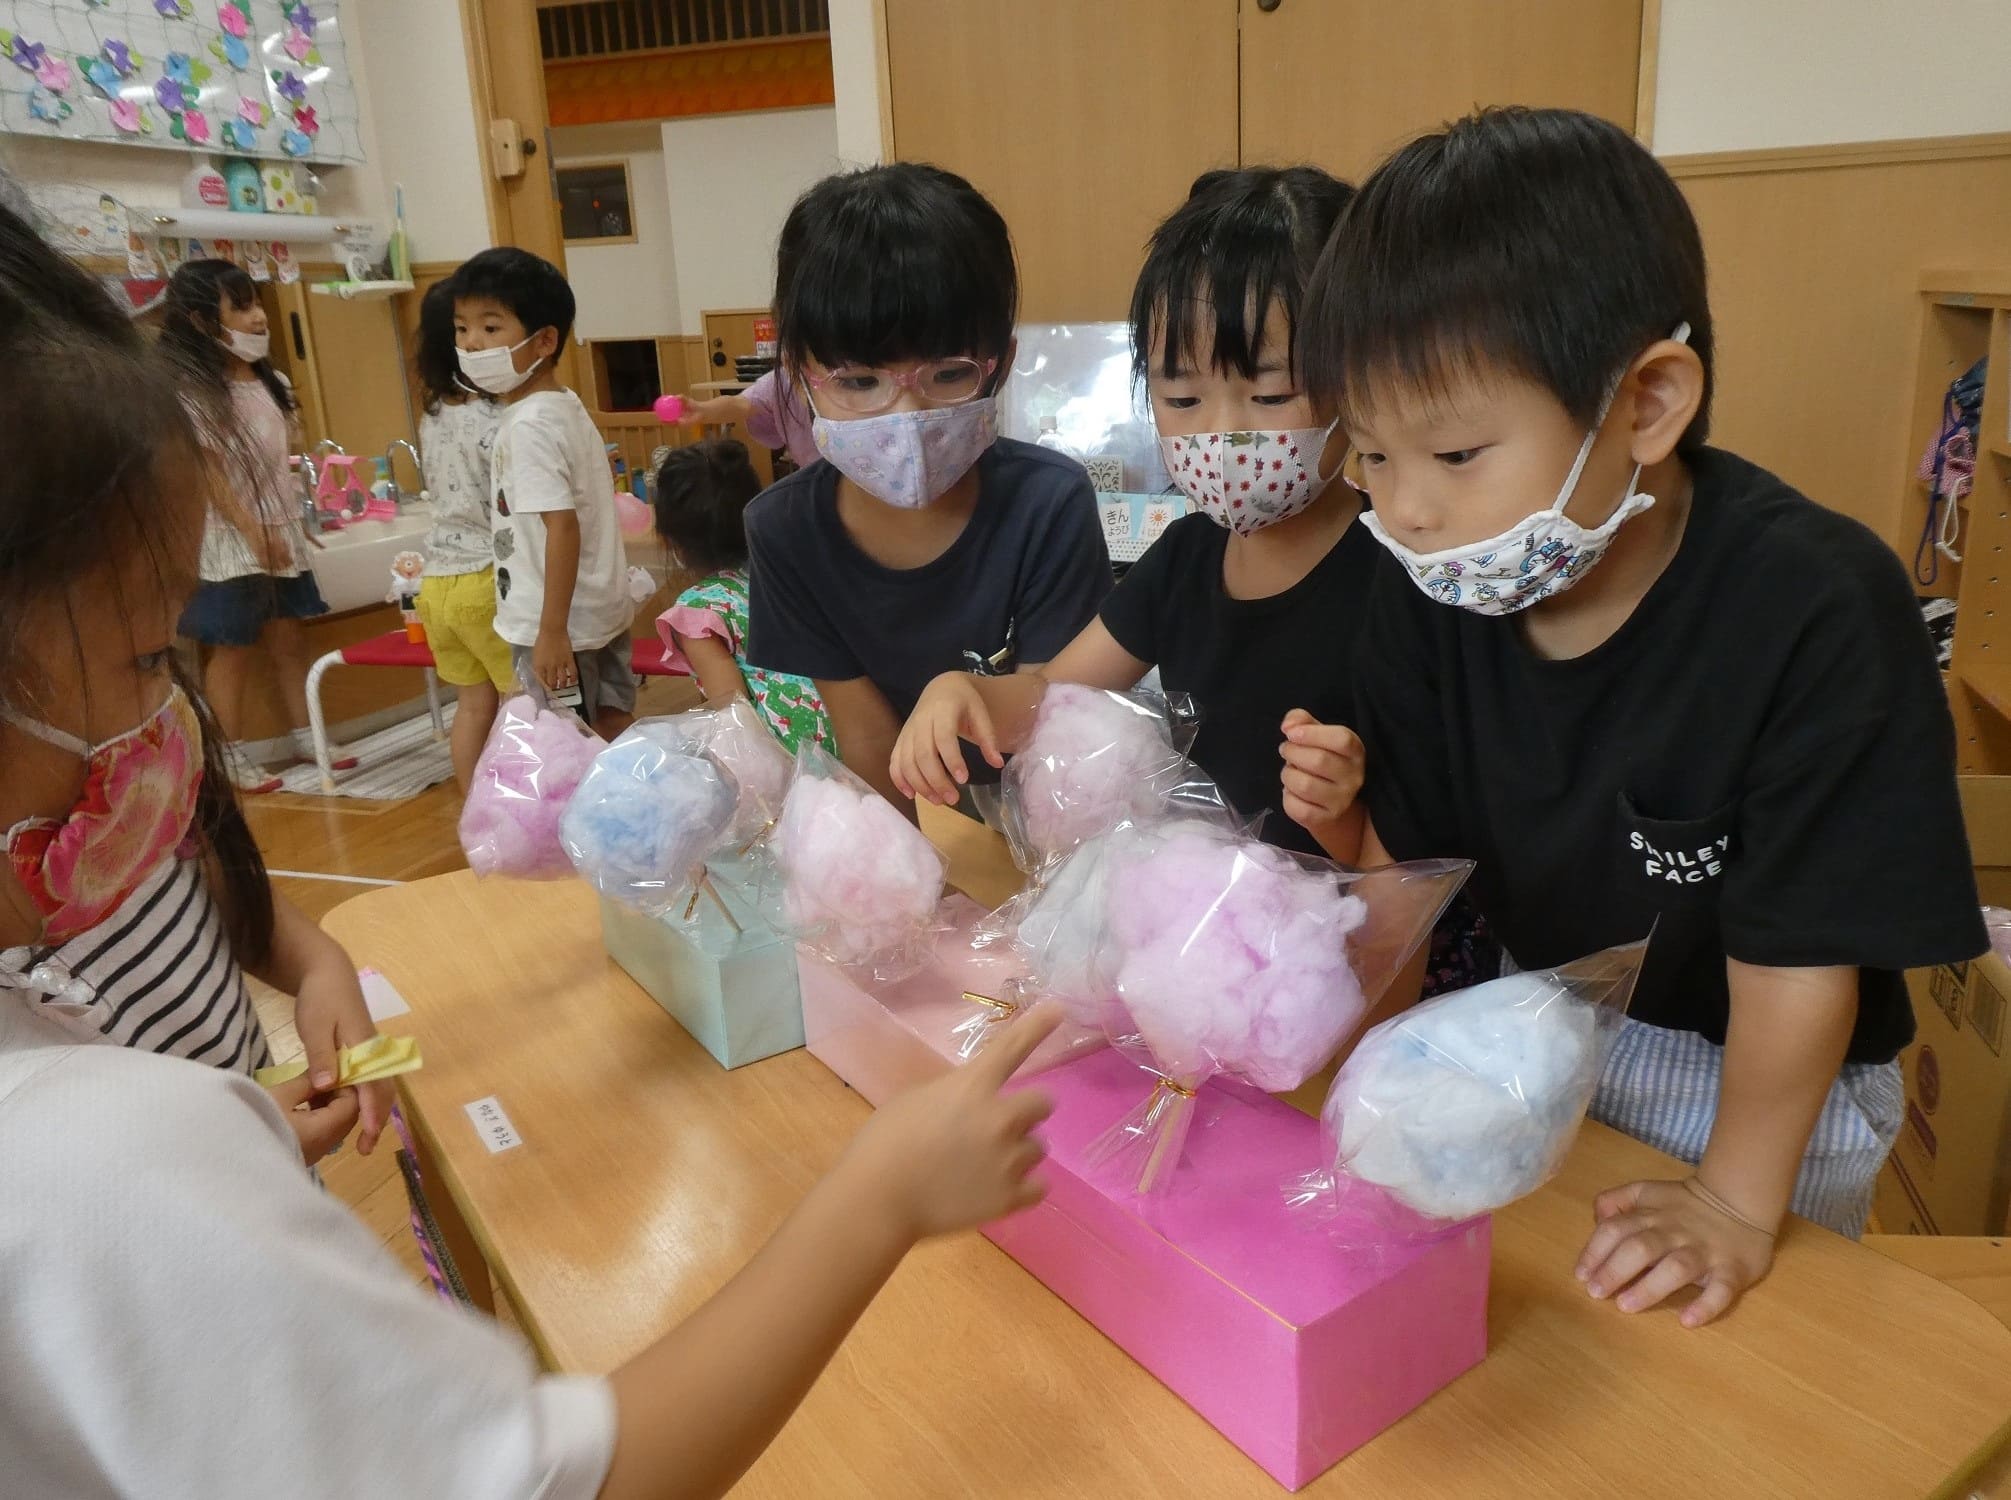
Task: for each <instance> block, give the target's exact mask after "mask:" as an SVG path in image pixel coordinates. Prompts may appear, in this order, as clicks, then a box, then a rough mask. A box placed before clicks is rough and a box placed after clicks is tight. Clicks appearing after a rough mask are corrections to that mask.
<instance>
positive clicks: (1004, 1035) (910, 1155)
mask: <svg viewBox="0 0 2011 1500" xmlns="http://www.w3.org/2000/svg"><path fill="white" fill-rule="evenodd" d="M1060 1021H1061V1010H1060V1007H1058V1006H1055V1005H1052V1004H1048V1005H1039V1006H1036V1007H1034V1009H1033V1010H1032V1011H1030V1012H1029V1013H1028V1014H1026V1015H1024V1016H1021V1017H1020V1018H1019V1019H1018V1020H1017V1021H1014V1022H1013V1023H1012V1024H1011V1025H1009V1026H1007V1027H1006V1028H1005V1029H1004V1030H1003V1031H1001V1032H1000V1033H999V1034H998V1035H997V1036H995V1037H993V1038H992V1040H991V1042H990V1044H989V1045H988V1046H986V1048H985V1050H984V1051H982V1052H980V1053H979V1054H978V1055H977V1056H976V1057H975V1058H973V1059H972V1060H971V1061H970V1062H968V1063H966V1064H964V1065H963V1066H962V1067H958V1068H952V1069H951V1070H950V1072H949V1073H948V1074H946V1075H945V1076H944V1077H941V1078H938V1079H936V1080H935V1081H934V1082H932V1083H927V1084H924V1085H922V1086H921V1087H920V1088H916V1089H911V1090H909V1091H908V1092H907V1093H905V1094H902V1095H901V1096H900V1097H899V1098H896V1099H893V1100H891V1101H889V1103H888V1104H887V1105H886V1107H885V1108H883V1109H881V1110H880V1112H879V1113H878V1114H876V1115H874V1116H873V1118H872V1119H871V1120H870V1121H868V1122H867V1124H866V1128H865V1129H864V1130H861V1131H860V1132H859V1135H858V1138H857V1139H856V1140H855V1141H853V1143H852V1148H851V1150H850V1151H849V1152H848V1153H847V1155H846V1157H845V1160H844V1161H843V1162H842V1163H841V1164H840V1166H839V1169H838V1170H839V1171H840V1172H851V1173H856V1174H858V1183H859V1187H860V1189H861V1190H862V1192H863V1193H865V1194H866V1195H867V1196H869V1197H871V1198H874V1199H876V1200H877V1203H878V1207H877V1208H876V1210H875V1211H877V1212H884V1213H887V1214H890V1215H891V1216H892V1222H893V1225H894V1227H895V1228H896V1229H897V1230H898V1231H899V1232H900V1233H901V1234H902V1235H903V1236H905V1237H907V1238H912V1239H917V1240H919V1239H925V1238H927V1237H928V1236H930V1235H937V1234H951V1233H954V1232H955V1231H957V1230H959V1229H969V1228H972V1227H974V1226H975V1225H978V1224H987V1223H990V1222H991V1221H992V1220H994V1219H1000V1218H1003V1217H1005V1216H1006V1215H1007V1214H1010V1213H1016V1212H1017V1211H1018V1210H1020V1209H1022V1208H1031V1207H1032V1206H1033V1205H1034V1204H1036V1203H1038V1202H1040V1200H1041V1199H1042V1198H1043V1197H1044V1196H1046V1191H1047V1190H1046V1189H1045V1188H1044V1187H1042V1186H1041V1185H1040V1184H1039V1183H1035V1182H1029V1181H1028V1180H1027V1174H1028V1173H1030V1172H1032V1171H1033V1169H1034V1168H1035V1167H1037V1166H1038V1165H1040V1163H1041V1160H1042V1159H1043V1158H1044V1157H1045V1156H1046V1155H1047V1151H1046V1148H1044V1147H1043V1146H1042V1145H1041V1144H1040V1142H1039V1141H1037V1140H1035V1139H1033V1137H1032V1136H1031V1135H1030V1134H1029V1132H1030V1131H1032V1129H1033V1128H1034V1127H1035V1126H1036V1125H1038V1124H1040V1122H1041V1121H1042V1120H1045V1119H1046V1118H1047V1117H1048V1114H1049V1113H1050V1111H1051V1110H1052V1109H1053V1107H1054V1106H1053V1105H1052V1104H1051V1103H1050V1102H1049V1100H1048V1098H1047V1096H1046V1095H1045V1094H1041V1093H1037V1092H1034V1091H1032V1090H1019V1091H1016V1092H1014V1093H1010V1094H1002V1093H1000V1092H999V1090H1000V1089H1001V1088H1002V1087H1003V1086H1004V1084H1005V1081H1006V1080H1007V1079H1008V1078H1010V1077H1012V1075H1013V1073H1014V1072H1016V1071H1017V1070H1018V1068H1019V1065H1020V1064H1021V1063H1023V1062H1025V1061H1026V1060H1027V1058H1029V1057H1031V1056H1032V1055H1033V1050H1034V1048H1036V1047H1038V1046H1039V1045H1040V1044H1041V1042H1042V1041H1043V1040H1045V1039H1046V1037H1047V1035H1048V1033H1049V1032H1051V1031H1053V1030H1054V1028H1055V1027H1056V1026H1057V1025H1059V1024H1060Z"/></svg>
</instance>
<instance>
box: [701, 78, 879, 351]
mask: <svg viewBox="0 0 2011 1500" xmlns="http://www.w3.org/2000/svg"><path fill="white" fill-rule="evenodd" d="M875 129H876V131H877V127H875ZM663 163H664V171H665V174H666V175H667V177H668V179H669V183H670V235H671V240H672V242H673V243H674V244H675V246H676V258H677V285H678V300H679V304H680V306H681V308H682V317H683V328H684V331H685V332H687V333H697V332H699V331H700V330H701V329H702V328H703V326H704V325H703V324H702V323H701V321H700V317H699V315H700V314H701V313H703V312H705V311H706V310H707V309H709V308H723V307H766V306H767V305H768V299H769V298H770V297H771V296H773V295H774V290H775V237H776V235H777V234H778V233H779V232H780V231H781V228H782V221H783V219H784V218H786V217H787V216H788V213H789V205H790V204H792V203H794V202H795V201H796V198H797V195H798V194H800V193H801V192H802V191H803V190H804V189H805V188H807V187H808V186H809V185H810V184H811V183H813V182H815V181H816V180H817V179H818V178H820V177H823V176H827V175H828V174H830V173H831V172H833V171H835V170H837V167H838V132H837V119H836V111H835V110H833V109H832V108H831V107H830V106H828V105H823V106H819V107H818V108H815V109H777V110H763V111H759V112H755V113H751V114H735V115H696V116H693V117H691V118H688V119H681V120H666V121H664V122H663Z"/></svg>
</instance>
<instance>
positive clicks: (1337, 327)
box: [1301, 109, 1985, 1327]
mask: <svg viewBox="0 0 2011 1500" xmlns="http://www.w3.org/2000/svg"><path fill="white" fill-rule="evenodd" d="M1301 347H1302V349H1303V350H1304V351H1305V359H1306V365H1307V380H1308V384H1309V385H1310V386H1311V387H1312V389H1313V390H1314V391H1315V392H1316V394H1317V396H1318V398H1319V399H1320V400H1321V401H1322V403H1323V404H1330V405H1332V406H1334V407H1335V408H1337V409H1338V410H1339V412H1340V413H1341V421H1342V427H1343V429H1344V430H1345V431H1346V432H1347V434H1348V436H1349V438H1350V439H1351V441H1352V442H1353V444H1354V447H1355V449H1356V451H1357V452H1358V453H1359V455H1360V458H1361V465H1362V472H1363V477H1364V483H1365V485H1366V488H1367V490H1368V492H1369V495H1370V497H1371V504H1372V505H1373V507H1374V509H1373V511H1372V512H1369V513H1367V514H1365V516H1364V524H1365V527H1366V528H1367V529H1368V530H1370V531H1372V532H1373V533H1374V534H1375V536H1376V538H1377V539H1378V540H1379V541H1381V542H1382V543H1383V544H1384V546H1385V547H1386V548H1387V549H1388V550H1389V551H1390V552H1391V553H1392V554H1393V555H1394V557H1395V558H1396V560H1397V563H1398V564H1399V566H1398V567H1397V568H1394V569H1391V570H1389V571H1387V572H1385V573H1384V575H1383V576H1382V577H1381V578H1380V579H1379V580H1378V585H1377V594H1376V600H1375V604H1374V607H1373V608H1372V610H1371V612H1370V617H1369V626H1368V629H1367V630H1366V631H1365V633H1364V638H1363V640H1362V643H1361V649H1360V652H1359V658H1358V659H1359V664H1360V666H1359V676H1358V678H1357V684H1356V692H1357V696H1358V701H1359V704H1360V717H1359V726H1360V729H1361V733H1362V737H1363V739H1364V741H1365V742H1366V745H1367V750H1368V767H1369V773H1368V782H1367V787H1366V791H1365V794H1364V797H1365V801H1366V803H1367V806H1368V810H1369V828H1368V830H1367V832H1366V834H1365V837H1364V849H1365V854H1364V858H1365V861H1368V862H1373V861H1375V860H1378V859H1380V858H1382V857H1385V856H1387V857H1393V858H1397V859H1412V858H1418V857H1422V856H1428V855H1444V856H1465V857H1469V858H1472V859H1474V860H1476V861H1477V862H1478V868H1477V870H1476V873H1475V875H1474V878H1473V882H1472V885H1471V886H1470V888H1469V889H1470V891H1471V893H1472V895H1473V897H1474V899H1475V902H1476V904H1477V905H1478V906H1479V908H1480V910H1481V911H1482V913H1483V914H1484V915H1485V917H1486V918H1487V920H1488V922H1489V923H1490V925H1491V926H1492V928H1493V929H1494V931H1495V933H1496V935H1497V936H1498V937H1499V938H1500V939H1501V941H1502V944H1503V946H1504V947H1505V948H1506V950H1507V952H1508V954H1509V956H1510V958H1511V959H1512V960H1513V961H1514V962H1516V963H1519V964H1520V965H1522V966H1523V967H1525V968H1540V967H1546V966H1549V965H1551V964H1555V963H1558V962H1560V961H1563V960H1567V959H1571V958H1574V957H1577V956H1579V955H1581V954H1585V953H1588V952H1592V951H1595V950H1598V949H1601V948H1604V947H1607V946H1609V945H1612V944H1616V943H1623V942H1628V941H1632V940H1635V939H1639V938H1642V937H1646V936H1647V935H1648V934H1649V931H1650V929H1653V931H1654V941H1653V942H1652V944H1651V945H1650V948H1649V953H1648V960H1647V965H1646V968H1645V970H1644V971H1643V973H1642V976H1641V980H1640V983H1639V986H1638V988H1637V990H1636V992H1635V996H1634V1002H1633V1007H1632V1010H1631V1012H1630V1017H1629V1020H1628V1023H1627V1025H1626V1028H1625V1031H1624V1034H1623V1035H1622V1037H1621V1039H1620V1042H1619V1044H1618V1048H1617V1050H1616V1052H1615V1054H1614V1056H1613V1059H1612V1061H1611V1063H1610V1064H1609V1065H1608V1067H1607V1070H1606V1073H1605V1075H1604V1077H1603V1078H1602V1080H1601V1082H1600V1086H1599V1090H1598V1095H1597V1098H1596V1099H1595V1101H1594V1104H1593V1114H1594V1116H1595V1117H1596V1118H1598V1119H1601V1120H1604V1121H1606V1122H1608V1123H1609V1124H1612V1125H1615V1126H1617V1127H1618V1128H1620V1129H1622V1130H1625V1131H1627V1132H1628V1133H1630V1134H1633V1135H1635V1136H1638V1137H1639V1138H1640V1139H1642V1140H1644V1141H1647V1142H1648V1143H1650V1144H1651V1145H1654V1146H1656V1147H1658V1148H1660V1149H1662V1150H1664V1151H1666V1152H1669V1153H1670V1154H1672V1155H1674V1156H1677V1157H1680V1158H1681V1159H1683V1160H1684V1161H1686V1162H1689V1163H1691V1164H1693V1165H1694V1166H1695V1172H1694V1175H1692V1176H1690V1177H1689V1178H1687V1179H1685V1180H1683V1181H1680V1182H1678V1181H1650V1182H1634V1183H1629V1184H1626V1185H1624V1186H1617V1187H1614V1188H1612V1189H1610V1190H1609V1191H1607V1192H1604V1193H1602V1194H1601V1195H1600V1196H1599V1197H1598V1199H1597V1200H1596V1201H1595V1203H1594V1212H1595V1215H1596V1218H1597V1226H1596V1228H1595V1229H1594V1231H1593V1233H1592V1236H1591V1239H1590V1240H1589V1242H1588V1243H1587V1245H1586V1247H1585V1249H1584V1251H1583V1252H1582V1254H1581V1255H1580V1257H1579V1261H1578V1266H1577V1271H1578V1275H1579V1277H1580V1279H1582V1280H1584V1281H1585V1282H1586V1283H1587V1286H1588V1289H1589V1290H1590V1292H1591V1294H1592V1295H1593V1296H1595V1297H1607V1296H1613V1295H1615V1294H1618V1300H1619V1303H1620V1306H1621V1307H1622V1308H1623V1309H1625V1310H1627V1311H1630V1312H1632V1311H1639V1310H1641V1309H1644V1308H1648V1307H1652V1306H1654V1305H1656V1304H1657V1303H1659V1302H1661V1301H1662V1300H1664V1299H1665V1298H1667V1297H1669V1296H1671V1295H1672V1294H1674V1293H1677V1292H1679V1291H1681V1290H1682V1289H1684V1288H1686V1287H1690V1286H1692V1285H1696V1286H1700V1287H1701V1288H1702V1291H1701V1293H1700V1295H1698V1296H1697V1297H1696V1298H1695V1299H1694V1300H1692V1301H1691V1302H1690V1303H1689V1305H1688V1306H1687V1307H1685V1308H1684V1310H1683V1314H1682V1320H1683V1322H1684V1323H1685V1324H1686V1325H1688V1326H1692V1327H1694V1326H1697V1325H1699V1324H1702V1323H1706V1322H1708V1321H1710V1320H1711V1319H1712V1318H1714V1317H1716V1316H1718V1315H1719V1314H1721V1313H1723V1312H1724V1311H1725V1309H1726V1308H1727V1307H1729V1306H1730V1305H1731V1303H1732V1302H1733V1301H1734V1299H1735V1298H1736V1297H1737V1296H1738V1295H1739V1293H1740V1292H1741V1291H1743V1290H1744V1289H1745V1288H1746V1287H1748V1286H1750V1285H1751V1284H1752V1283H1753V1282H1755V1281H1757V1280H1758V1279H1759V1278H1760V1277H1762V1276H1763V1275H1765V1274H1766V1271H1767V1269H1768V1267H1769V1266H1770V1265H1771V1263H1772V1258H1773V1243H1774V1235H1775V1232H1776V1230H1777V1229H1778V1227H1779V1225H1780V1222H1781V1220H1782V1217H1783V1215H1784V1214H1785V1213H1786V1212H1787V1211H1788V1210H1789V1209H1790V1208H1792V1209H1793V1210H1794V1211H1795V1212H1797V1213H1800V1214H1803V1215H1804V1216H1806V1217H1809V1218H1812V1219H1814V1220H1816V1221H1817V1222H1818V1223H1821V1224H1825V1225H1827V1226H1829V1227H1830V1228H1832V1229H1835V1230H1838V1231H1840V1232H1842V1233H1845V1234H1852V1235H1854V1234H1857V1233H1859V1232H1861V1231H1862V1228H1863V1225H1864V1221H1865V1217H1866V1214H1867V1212H1868V1209H1869V1204H1870V1195H1871V1189H1872V1183H1873V1179H1874V1178H1875V1176H1876V1174H1877V1172H1878V1169H1879V1166H1880V1164H1881V1163H1882V1162H1883V1160H1884V1158H1885V1155H1886V1153H1887V1151H1888V1150H1889V1149H1890V1147H1891V1143H1892V1140H1893V1137H1894V1135H1895V1134H1896V1132H1897V1130H1898V1127H1899V1119H1900V1108H1901V1098H1902V1095H1901V1087H1900V1077H1899V1069H1898V1065H1897V1063H1896V1062H1895V1061H1894V1058H1895V1054H1896V1053H1897V1052H1898V1051H1899V1049H1900V1048H1901V1047H1902V1046H1903V1045H1905V1043H1906V1042H1907V1040H1908V1039H1909V1038H1910V1037H1911V1035H1912V1032H1913V1016H1912V1011H1911V1009H1910V1007H1909V1005H1908V1001H1907V996H1906V991H1905V989H1904V987H1903V985H1902V983H1901V979H1900V973H1899V971H1900V970H1902V969H1906V968H1910V967H1914V966H1918V965H1925V964H1933V963H1940V962H1944V961H1955V960H1961V959H1966V958H1969V957H1972V956H1973V955H1975V954H1977V953H1979V952H1981V951H1982V950H1983V948H1984V946H1985V939H1984V932H1983V927H1982V924H1981V921H1980V919H1979V916H1978V911H1977V901H1976V891H1975V886H1974V882H1973V880H1972V877H1971V873H1970V868H1969V857H1968V851H1967V847H1966V843H1965V839H1964V836H1963V829H1962V821H1961V814H1960V809H1959V806H1958V803H1957V800H1956V794H1955V781H1954V735H1953V730H1952V728H1951V724H1950V720H1949V715H1948V708H1947V704H1946V701H1945V699H1944V698H1943V695H1942V689H1941V683H1940V680H1939V677H1938V675H1937V673H1936V671H1935V664H1934V654H1933V650H1932V648H1931V647H1930V645H1929V643H1928V639H1927V634H1926V631H1925V629H1924V628H1923V626H1922V624H1921V620H1920V615H1919V612H1918V610H1917V609H1916V608H1915V605H1914V601H1913V596H1912V590H1911V588H1910V587H1909V585H1908V582H1907V579H1906V576H1905V572H1904V570H1903V569H1902V568H1901V566H1900V564H1899V562H1898V560H1897V559H1896V558H1895V557H1894V556H1893V555H1892V554H1891V552H1889V551H1888V550H1887V548H1886V547H1885V546H1884V545H1883V544H1882V543H1881V542H1880V541H1879V540H1878V539H1877V538H1876V537H1875V536H1873V535H1872V534H1871V533H1870V532H1869V531H1867V530H1866V529H1865V528H1863V527H1862V526H1860V525H1858V524H1857V523H1856V522H1854V521H1851V520H1848V519H1846V518H1845V517H1843V516H1841V515H1838V514H1836V513H1835V512H1833V511H1829V510H1825V509H1823V508H1821V507H1819V506H1817V505H1815V504H1813V503H1811V502H1810V501H1809V500H1807V499H1805V498H1803V497H1802V496H1801V495H1799V494H1797V493H1795V492H1794V491H1793V490H1792V489H1790V488H1789V487H1788V486H1787V485H1785V484H1784V483H1782V482H1781V481H1780V480H1779V479H1777V478H1775V477H1774V476H1773V475H1771V474H1768V473H1766V472H1765V471H1764V470H1761V469H1759V468H1756V467H1755V466H1753V465H1752V464H1749V463H1747V462H1745V461H1744V460H1743V459H1739V458H1736V457H1734V456H1733V455H1731V454H1729V453H1724V452H1721V451H1719V450H1716V449H1713V448H1709V447H1707V446H1705V442H1704V439H1705V435H1706V434H1705V427H1706V419H1707V415H1708V411H1709V405H1710V393H1711V355H1712V336H1711V313H1710V307H1709V305H1708V303H1707V301H1706V298H1705V290H1704V255H1703V248H1702V245H1701V243H1700V240H1699V238H1698V234H1697V226H1696V222H1695V220H1694V219H1693V218H1692V217H1691V214H1690V211H1689V208H1688V206H1687V205H1686V204H1685V203H1684V201H1683V197H1682V194H1681V193H1680V192H1679V191H1678V190H1677V188H1676V185H1675V184H1674V183H1673V182H1672V181H1671V180H1670V179H1669V176H1668V174H1667V173H1666V172H1665V171H1664V170H1663V169H1662V167H1661V166H1660V165H1659V164H1658V163H1657V162H1656V161H1655V159H1654V158H1653V157H1652V156H1650V155H1649V154H1648V152H1647V151H1645V150H1643V149H1642V147H1641V146H1640V145H1639V144H1638V143H1637V142H1635V141H1634V140H1633V138H1632V137H1630V136H1629V135H1627V134H1626V132H1625V131H1623V130H1621V129H1620V128H1619V127H1618V126H1615V125H1612V124H1609V123H1607V122H1605V121H1603V120H1598V119H1594V118H1592V117H1591V116H1589V115H1583V114H1578V113H1575V112H1570V111H1562V110H1538V111H1530V110H1522V109H1504V110H1487V111H1483V112H1481V113H1480V114H1477V115H1474V116H1472V117H1469V118H1467V119H1464V120H1461V121H1459V122H1457V123H1456V124H1454V125H1452V126H1450V127H1448V128H1447V129H1445V130H1443V131H1440V132H1438V133H1437V134H1434V135H1429V136H1426V137H1424V138H1423V139H1421V140H1419V141H1416V142H1414V143H1412V144H1411V145H1409V146H1407V147H1405V148H1404V149H1402V150H1401V151H1399V152H1397V153H1396V155H1395V156H1393V157H1392V158H1391V159H1390V160H1389V161H1387V162H1386V163H1384V164H1383V166H1381V167H1380V168H1379V169H1378V170H1377V171H1376V173H1375V175H1374V176H1373V177H1371V178H1370V180H1369V181H1368V182H1367V183H1366V184H1365V185H1364V186H1363V188H1362V191H1361V194H1360V195H1359V197H1358V198H1357V199H1356V201H1355V203H1354V205H1353V207H1352V208H1351V210H1350V211H1349V214H1348V217H1347V219H1346V221H1345V223H1344V224H1343V225H1342V226H1341V228H1340V230H1339V231H1338V233H1337V234H1336V236H1335V238H1334V240H1333V242H1332V243H1331V244H1330V245H1329V247H1328V249H1327V252H1326V255H1325V256H1324V258H1323V260H1322V262H1321V265H1320V268H1319V272H1318V276H1317V279H1316V285H1315V287H1314V289H1313V293H1312V296H1311V299H1310V305H1309V307H1308V311H1307V315H1306V328H1305V334H1304V337H1303V339H1302V341H1301Z"/></svg>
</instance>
